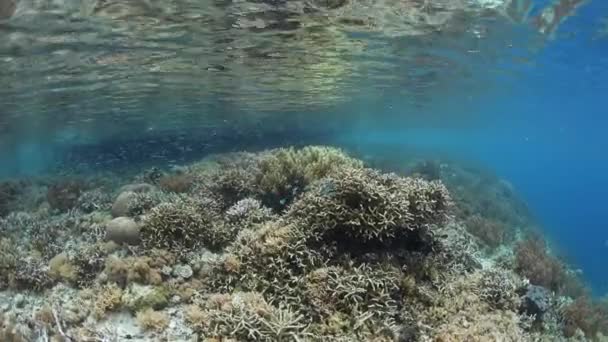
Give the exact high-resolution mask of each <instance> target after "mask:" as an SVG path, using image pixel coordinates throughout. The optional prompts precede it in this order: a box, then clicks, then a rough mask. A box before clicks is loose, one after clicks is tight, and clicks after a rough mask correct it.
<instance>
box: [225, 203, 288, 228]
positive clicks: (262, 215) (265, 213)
mask: <svg viewBox="0 0 608 342" xmlns="http://www.w3.org/2000/svg"><path fill="white" fill-rule="evenodd" d="M224 218H225V221H226V222H227V223H228V224H231V225H238V226H240V227H241V228H243V229H244V228H253V226H254V225H256V224H261V223H264V222H267V221H270V220H272V219H275V218H276V215H274V214H273V213H272V210H270V209H269V208H266V207H264V206H263V205H262V203H261V202H260V201H258V200H256V199H254V198H245V199H242V200H240V201H238V202H236V203H235V204H234V205H233V206H231V207H230V208H228V210H226V212H225V213H224Z"/></svg>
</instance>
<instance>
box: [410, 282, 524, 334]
mask: <svg viewBox="0 0 608 342" xmlns="http://www.w3.org/2000/svg"><path fill="white" fill-rule="evenodd" d="M482 278H483V273H482V272H475V273H473V274H466V275H458V276H456V277H454V278H451V279H449V280H448V281H447V282H446V284H448V285H447V286H445V287H441V288H439V289H438V292H436V293H431V294H430V296H432V297H430V298H431V300H430V302H428V303H426V304H425V305H423V306H419V304H414V305H416V310H419V316H418V319H419V322H420V324H421V325H422V326H423V327H433V329H432V330H427V329H425V331H424V332H423V334H424V335H426V336H429V337H430V340H432V341H441V342H457V341H479V342H481V341H498V340H500V341H512V342H517V341H528V340H529V336H528V335H527V333H526V332H524V331H523V329H522V328H521V327H520V325H519V323H520V318H519V316H518V315H517V313H515V312H513V311H512V310H508V309H497V308H495V307H494V306H493V304H492V306H491V305H490V304H488V302H487V300H486V299H487V297H486V299H484V297H482V296H480V293H479V284H480V282H482Z"/></svg>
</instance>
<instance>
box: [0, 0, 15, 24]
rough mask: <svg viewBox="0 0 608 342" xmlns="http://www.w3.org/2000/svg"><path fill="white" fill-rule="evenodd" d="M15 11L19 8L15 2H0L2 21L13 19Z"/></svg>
mask: <svg viewBox="0 0 608 342" xmlns="http://www.w3.org/2000/svg"><path fill="white" fill-rule="evenodd" d="M15 9H17V6H16V4H15V1H14V0H0V20H2V19H9V18H10V17H12V16H13V14H15Z"/></svg>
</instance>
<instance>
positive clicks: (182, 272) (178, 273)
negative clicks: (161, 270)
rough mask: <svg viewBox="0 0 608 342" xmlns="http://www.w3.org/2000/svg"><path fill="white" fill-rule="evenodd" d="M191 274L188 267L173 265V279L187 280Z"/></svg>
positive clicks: (190, 269)
mask: <svg viewBox="0 0 608 342" xmlns="http://www.w3.org/2000/svg"><path fill="white" fill-rule="evenodd" d="M193 273H194V272H192V268H191V267H190V266H188V265H175V267H173V272H172V274H173V276H174V277H179V278H182V279H189V278H190V277H192V274H193Z"/></svg>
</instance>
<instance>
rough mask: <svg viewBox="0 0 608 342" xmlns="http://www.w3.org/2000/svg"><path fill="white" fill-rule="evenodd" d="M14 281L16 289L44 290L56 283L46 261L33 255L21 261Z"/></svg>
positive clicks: (13, 285)
mask: <svg viewBox="0 0 608 342" xmlns="http://www.w3.org/2000/svg"><path fill="white" fill-rule="evenodd" d="M12 283H13V284H12V287H14V288H16V289H31V290H34V291H42V290H44V289H47V288H49V287H51V286H53V285H54V284H55V282H54V281H53V279H52V278H51V276H50V275H49V272H48V267H47V265H46V264H45V263H44V261H42V260H38V259H36V258H32V257H30V258H26V259H25V260H21V261H19V263H18V267H17V268H16V270H15V273H14V278H13V279H12Z"/></svg>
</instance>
